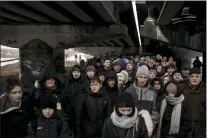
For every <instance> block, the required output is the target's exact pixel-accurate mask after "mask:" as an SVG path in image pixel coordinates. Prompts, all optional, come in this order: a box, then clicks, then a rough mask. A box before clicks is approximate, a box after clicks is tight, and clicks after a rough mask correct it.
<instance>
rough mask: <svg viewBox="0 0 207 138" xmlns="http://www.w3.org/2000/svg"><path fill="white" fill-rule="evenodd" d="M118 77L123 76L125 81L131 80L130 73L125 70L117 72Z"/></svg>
mask: <svg viewBox="0 0 207 138" xmlns="http://www.w3.org/2000/svg"><path fill="white" fill-rule="evenodd" d="M117 77H118V78H122V79H123V80H124V82H125V83H127V82H128V80H129V75H128V73H127V72H126V71H125V70H122V71H121V72H120V73H117Z"/></svg>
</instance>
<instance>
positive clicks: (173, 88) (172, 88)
mask: <svg viewBox="0 0 207 138" xmlns="http://www.w3.org/2000/svg"><path fill="white" fill-rule="evenodd" d="M165 91H166V92H176V94H175V96H174V97H179V96H180V95H181V94H182V92H181V90H180V89H179V87H178V85H177V84H176V83H174V82H173V81H169V82H167V83H166V85H165Z"/></svg>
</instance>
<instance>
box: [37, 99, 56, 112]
mask: <svg viewBox="0 0 207 138" xmlns="http://www.w3.org/2000/svg"><path fill="white" fill-rule="evenodd" d="M40 108H41V109H45V108H51V109H54V110H56V109H57V100H56V99H55V97H54V96H45V97H44V99H43V100H41V102H40Z"/></svg>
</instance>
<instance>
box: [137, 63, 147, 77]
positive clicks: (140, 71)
mask: <svg viewBox="0 0 207 138" xmlns="http://www.w3.org/2000/svg"><path fill="white" fill-rule="evenodd" d="M139 75H145V76H147V77H148V78H149V68H148V67H147V66H145V65H142V66H140V67H139V68H138V69H137V73H136V77H138V76H139Z"/></svg>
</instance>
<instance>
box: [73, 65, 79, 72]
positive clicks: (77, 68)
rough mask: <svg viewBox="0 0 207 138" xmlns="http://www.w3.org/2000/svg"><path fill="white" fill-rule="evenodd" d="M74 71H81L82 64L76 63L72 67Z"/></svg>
mask: <svg viewBox="0 0 207 138" xmlns="http://www.w3.org/2000/svg"><path fill="white" fill-rule="evenodd" d="M73 71H81V67H80V65H74V66H73V67H72V72H73Z"/></svg>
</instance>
